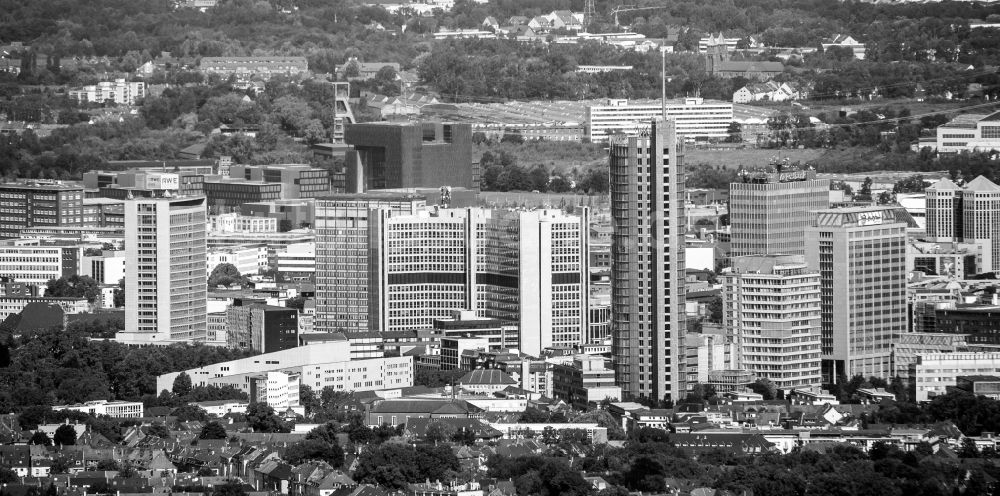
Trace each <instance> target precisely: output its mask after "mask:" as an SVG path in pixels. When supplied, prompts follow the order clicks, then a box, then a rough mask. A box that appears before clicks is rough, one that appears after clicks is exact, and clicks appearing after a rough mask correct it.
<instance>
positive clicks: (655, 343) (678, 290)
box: [609, 119, 687, 401]
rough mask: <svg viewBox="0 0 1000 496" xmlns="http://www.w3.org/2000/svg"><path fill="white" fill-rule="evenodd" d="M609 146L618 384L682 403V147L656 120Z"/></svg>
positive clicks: (636, 393)
mask: <svg viewBox="0 0 1000 496" xmlns="http://www.w3.org/2000/svg"><path fill="white" fill-rule="evenodd" d="M610 145H611V147H610V159H609V161H610V169H611V219H612V228H613V234H612V237H611V332H612V336H613V338H612V348H611V353H612V360H613V362H614V367H615V378H616V380H617V381H618V385H619V386H621V388H622V394H623V395H624V396H626V397H631V398H647V399H651V400H671V401H676V400H677V399H679V398H681V397H682V396H683V395H684V394H685V391H686V389H687V387H686V371H685V361H686V356H687V353H686V349H685V345H684V334H685V331H686V325H687V322H686V318H685V311H684V307H685V272H684V230H685V225H686V219H685V213H684V153H683V142H682V140H681V139H679V138H678V130H677V126H676V125H675V124H674V122H673V121H671V120H668V121H663V120H661V119H654V120H652V122H650V123H649V124H648V128H647V130H646V131H644V132H643V133H642V135H641V136H629V137H626V136H616V137H614V138H612V139H611V142H610Z"/></svg>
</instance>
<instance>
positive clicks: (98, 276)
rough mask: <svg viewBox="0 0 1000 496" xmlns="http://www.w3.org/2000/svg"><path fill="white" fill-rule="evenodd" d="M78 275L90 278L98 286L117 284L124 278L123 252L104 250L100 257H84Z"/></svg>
mask: <svg viewBox="0 0 1000 496" xmlns="http://www.w3.org/2000/svg"><path fill="white" fill-rule="evenodd" d="M80 275H81V276H88V277H91V278H93V279H94V280H95V281H97V282H98V284H118V281H121V280H122V279H124V278H125V250H118V251H112V250H104V251H102V252H101V254H100V255H84V257H83V261H82V262H81V263H80Z"/></svg>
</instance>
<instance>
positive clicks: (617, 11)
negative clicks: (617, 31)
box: [611, 5, 666, 27]
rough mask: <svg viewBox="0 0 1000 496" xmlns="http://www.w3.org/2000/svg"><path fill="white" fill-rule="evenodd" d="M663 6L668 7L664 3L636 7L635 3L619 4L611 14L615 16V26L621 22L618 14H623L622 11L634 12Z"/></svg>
mask: <svg viewBox="0 0 1000 496" xmlns="http://www.w3.org/2000/svg"><path fill="white" fill-rule="evenodd" d="M663 8H666V7H665V6H663V5H660V6H656V7H636V6H635V5H619V6H617V7H615V8H614V9H612V10H611V15H613V16H615V26H616V27H617V26H619V24H618V14H621V13H622V12H632V11H634V10H652V9H663Z"/></svg>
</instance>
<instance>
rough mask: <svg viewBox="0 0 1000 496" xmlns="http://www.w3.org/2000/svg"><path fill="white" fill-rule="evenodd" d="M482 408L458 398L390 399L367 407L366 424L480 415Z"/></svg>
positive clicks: (394, 423)
mask: <svg viewBox="0 0 1000 496" xmlns="http://www.w3.org/2000/svg"><path fill="white" fill-rule="evenodd" d="M482 413H483V410H482V409H480V408H478V407H476V406H474V405H472V404H470V403H469V402H467V401H464V400H460V399H454V400H452V399H391V400H384V401H380V402H378V403H376V404H375V405H373V406H372V407H370V408H369V409H368V412H367V415H366V417H367V419H368V425H369V426H372V427H378V426H380V425H383V424H388V425H406V424H407V422H409V420H410V419H415V418H432V419H434V418H469V417H476V418H479V417H481V416H482Z"/></svg>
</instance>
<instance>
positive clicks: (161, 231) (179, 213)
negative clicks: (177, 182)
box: [116, 196, 208, 344]
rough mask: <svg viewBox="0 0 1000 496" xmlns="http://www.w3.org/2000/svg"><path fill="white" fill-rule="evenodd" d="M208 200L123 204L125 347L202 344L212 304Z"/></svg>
mask: <svg viewBox="0 0 1000 496" xmlns="http://www.w3.org/2000/svg"><path fill="white" fill-rule="evenodd" d="M205 218H206V208H205V197H190V196H189V197H164V198H137V199H132V200H127V201H126V202H125V257H126V263H125V294H126V295H127V297H126V298H125V331H124V332H121V333H119V334H118V336H117V337H116V339H117V340H119V341H122V342H127V343H136V344H141V343H151V342H167V341H204V340H205V337H206V333H207V331H208V329H207V321H208V317H207V312H206V306H207V301H208V288H207V286H206V285H205V281H206V279H207V273H206V271H205V268H206V256H205V252H206V247H205V238H206V234H205Z"/></svg>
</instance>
